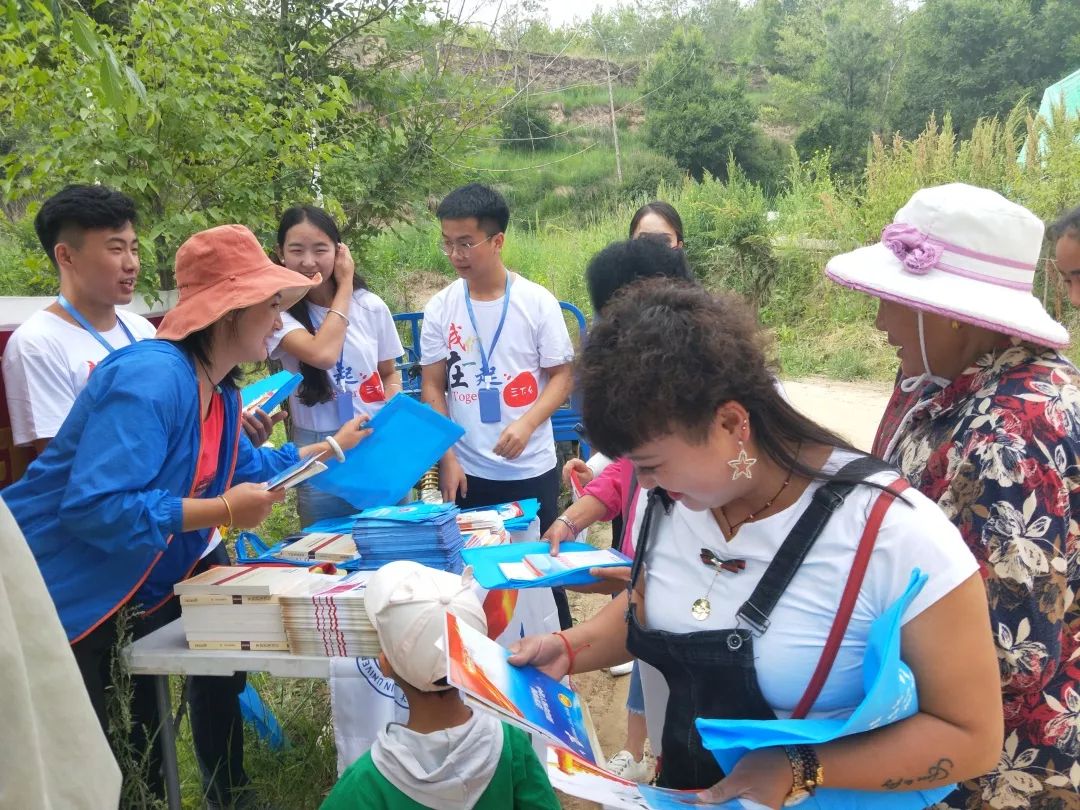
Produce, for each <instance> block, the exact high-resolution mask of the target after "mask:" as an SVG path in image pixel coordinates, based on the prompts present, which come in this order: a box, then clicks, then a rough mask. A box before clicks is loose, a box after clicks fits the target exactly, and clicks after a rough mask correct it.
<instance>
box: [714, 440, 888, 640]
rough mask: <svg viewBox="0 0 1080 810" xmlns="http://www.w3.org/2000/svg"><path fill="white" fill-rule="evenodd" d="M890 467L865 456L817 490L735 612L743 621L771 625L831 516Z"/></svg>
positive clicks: (756, 626)
mask: <svg viewBox="0 0 1080 810" xmlns="http://www.w3.org/2000/svg"><path fill="white" fill-rule="evenodd" d="M889 469H892V468H891V467H890V466H889V465H888V464H886V463H885V462H884V461H881V460H879V459H876V458H874V457H873V456H861V457H859V458H857V459H855V460H854V461H850V462H848V463H847V464H845V465H844V466H843V467H842V468H841V469H840V471H839V472H838V473H837V474H836V478H835V479H834V480H831V481H829V482H827V483H826V484H824V485H823V486H821V487H820V488H819V489H818V491H817V492H815V493H814V497H813V499H812V500H811V501H810V505H809V506H808V507H807V508H806V511H805V512H803V513H802V515H800V516H799V520H798V521H797V522H796V523H795V526H794V527H793V528H792V530H791V532H790V534H788V536H787V539H786V540H784V543H783V545H782V546H780V550H779V551H777V552H776V556H775V557H773V560H772V562H771V563H769V567H768V568H767V569H766V570H765V573H764V574H763V575H762V577H761V580H760V581H759V582H758V585H757V587H756V588H755V589H754V592H753V593H752V594H750V598H749V599H747V600H746V601H745V602H744V603H743V605H742V607H741V608H739V611H738V613H736V614H735V615H736V618H737V619H738V620H739V622H740V623H745V624H746V625H747V626H749V627H750V629H751V630H752V631H753V633H754V635H757V636H760V635H762V634H763V633H764V632H765V631H766V630H768V629H769V616H770V614H772V612H773V609H774V608H775V607H776V603H777V602H779V601H780V597H781V596H782V595H783V593H784V591H786V590H787V588H788V585H790V584H791V580H792V579H793V578H794V577H795V574H796V572H797V571H798V570H799V566H800V565H802V561H803V560H805V559H806V555H807V554H809V553H810V549H811V547H812V546H813V545H814V542H815V541H816V540H817V539H818V536H819V535H820V534H821V532H822V530H823V529H824V528H825V524H826V523H828V522H829V518H830V517H832V515H833V513H834V512H835V511H836V510H837V509H839V508H840V505H841V504H842V503H843V502H844V499H845V498H846V497H847V496H848V493H849V492H851V490H852V489H854V488H855V485H856V484H858V483H859V482H860V481H862V480H864V479H865V478H866V477H867V476H870V475H873V474H874V473H878V472H882V471H884V470H889Z"/></svg>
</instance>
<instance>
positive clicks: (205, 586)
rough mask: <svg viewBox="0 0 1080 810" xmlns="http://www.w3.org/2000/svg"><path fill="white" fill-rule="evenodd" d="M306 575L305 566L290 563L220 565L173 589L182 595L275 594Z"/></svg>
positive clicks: (177, 584) (184, 581)
mask: <svg viewBox="0 0 1080 810" xmlns="http://www.w3.org/2000/svg"><path fill="white" fill-rule="evenodd" d="M303 576H307V573H306V571H305V569H303V568H290V567H288V566H245V565H216V566H214V567H213V568H211V569H210V570H208V571H204V572H203V573H201V574H197V575H196V576H193V577H191V578H190V579H185V580H183V581H182V582H177V583H176V584H175V585H174V586H173V592H174V593H176V594H177V595H179V596H181V597H183V596H185V595H192V594H228V595H239V596H271V595H273V594H280V593H283V592H284V591H285V590H287V589H288V588H290V587H292V586H293V585H295V584H296V583H297V582H298V580H297V577H303Z"/></svg>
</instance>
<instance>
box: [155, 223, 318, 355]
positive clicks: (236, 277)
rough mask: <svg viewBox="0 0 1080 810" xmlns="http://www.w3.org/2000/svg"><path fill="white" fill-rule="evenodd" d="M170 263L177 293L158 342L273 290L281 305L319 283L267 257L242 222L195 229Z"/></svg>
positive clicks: (256, 300)
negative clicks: (196, 231)
mask: <svg viewBox="0 0 1080 810" xmlns="http://www.w3.org/2000/svg"><path fill="white" fill-rule="evenodd" d="M175 267H176V287H177V290H178V291H179V294H180V297H179V300H178V301H177V303H176V306H175V307H173V308H172V309H171V310H170V311H169V312H168V313H167V314H166V315H165V317H164V318H163V319H162V321H161V326H159V327H158V330H157V337H159V338H161V339H163V340H180V339H181V338H184V337H187V336H188V335H190V334H191V333H192V332H197V331H199V330H200V329H205V328H206V327H207V326H209V325H210V324H212V323H214V322H215V321H217V320H218V319H220V318H221V317H222V316H223V315H225V314H226V313H227V312H231V311H232V310H234V309H243V308H244V307H250V306H252V305H253V304H258V303H260V302H261V301H266V300H267V299H269V298H271V297H272V296H274V295H276V294H277V293H281V297H282V301H281V308H282V309H287V308H288V307H290V306H292V305H293V304H295V303H296V302H297V301H299V300H300V298H302V297H303V296H304V294H305V293H306V292H307V291H308V288H310V287H313V286H315V285H316V284H318V283H319V281H318V280H317V279H309V278H308V277H307V276H304V275H301V274H300V273H296V272H293V271H292V270H288V269H286V268H284V267H281V266H280V265H276V264H274V263H273V262H272V261H270V259H268V258H267V256H266V253H264V252H263V249H262V245H260V244H259V240H258V239H256V238H255V234H253V233H252V232H251V231H249V230H248V229H247V228H245V227H244V226H243V225H219V226H218V227H216V228H210V229H209V230H206V231H199V233H197V234H195V235H194V236H192V237H191V238H190V239H188V240H187V241H186V242H184V244H182V245H181V246H180V249H179V250H178V251H176V262H175Z"/></svg>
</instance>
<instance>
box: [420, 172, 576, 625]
mask: <svg viewBox="0 0 1080 810" xmlns="http://www.w3.org/2000/svg"><path fill="white" fill-rule="evenodd" d="M436 216H438V218H439V221H440V223H441V226H442V251H443V253H444V254H446V256H447V258H448V259H449V260H450V264H451V265H453V267H454V270H455V271H457V274H458V276H459V279H458V280H457V281H455V282H453V283H452V284H450V285H449V286H447V287H446V288H445V289H443V290H442V291H441V292H439V293H437V294H436V295H435V296H434V297H433V298H432V299H431V301H429V302H428V304H427V306H426V307H425V308H424V323H423V329H422V332H421V338H420V345H421V356H420V363H421V366H422V375H423V376H422V378H421V395H422V398H423V401H424V402H425V403H427V404H428V405H430V406H431V407H433V408H434V409H435V410H437V411H438V412H439V413H442V414H445V415H447V416H449V417H450V418H451V419H453V420H454V421H455V422H456V423H457V424H459V425H461V426H462V427H463V428H465V435H464V436H463V437H462V438H461V440H460V441H459V442H458V443H457V444H456V445H455V447H454V448H452V449H451V450H448V451H447V453H446V455H445V456H443V458H442V460H441V461H440V462H439V480H440V483H441V486H442V493H443V498H444V500H446V501H455V500H456V501H457V504H458V505H459V506H461V507H462V508H468V507H471V506H489V505H492V504H497V503H503V502H506V501H515V500H521V499H523V498H536V499H538V500H539V501H540V514H539V518H540V527H541V530H543V529H546V528H547V527H548V526H549V525H551V523H552V521H554V520H555V516H556V514H557V503H556V501H557V499H558V495H559V470H558V467H557V465H556V458H555V439H554V434H553V433H552V428H551V415H552V413H554V412H555V410H556V409H557V408H558V407H559V406H560V405H561V404H562V403H563V402H564V401H565V400H566V398H567V397H568V396H569V395H570V388H571V386H572V378H571V369H570V361H571V360H572V359H573V356H574V349H573V345H572V344H571V343H570V335H569V333H568V332H567V329H566V323H565V322H564V321H563V316H562V311H561V310H560V308H559V302H558V301H557V300H556V299H555V296H553V295H552V294H551V293H550V292H548V291H547V290H546V289H544V288H543V287H541V286H540V285H538V284H534V283H533V282H531V281H529V280H528V279H525V278H522V277H521V276H519V275H518V274H516V273H513V272H511V271H509V270H507V268H506V267H505V266H504V265H503V263H502V247H503V242H504V239H505V233H504V232H505V230H506V226H507V224H508V223H509V221H510V209H509V208H508V207H507V204H506V201H505V200H504V199H503V198H502V195H500V194H499V193H498V192H496V191H494V190H493V189H490V188H488V187H486V186H483V185H480V184H479V183H470V184H469V185H467V186H462V187H461V188H458V189H455V190H454V191H452V192H450V194H448V195H447V196H446V198H445V199H444V200H443V201H442V202H441V203H440V204H439V207H438V209H437V210H436ZM557 602H558V603H559V614H560V621H562V622H563V624H564V626H568V625H569V609H568V608H567V607H566V605H565V597H564V598H562V599H558V598H557Z"/></svg>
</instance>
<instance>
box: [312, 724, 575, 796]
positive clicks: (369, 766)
mask: <svg viewBox="0 0 1080 810" xmlns="http://www.w3.org/2000/svg"><path fill="white" fill-rule="evenodd" d="M511 807H513V808H520V810H559V800H558V799H557V798H555V791H554V790H553V789H552V787H551V783H550V782H549V781H548V778H547V774H546V773H545V772H544V769H543V767H542V766H541V765H540V761H539V760H538V759H537V758H536V752H535V751H533V748H532V743H530V742H529V737H528V736H527V735H526V734H525V732H523V731H522V730H521V729H518V728H515V727H513V726H509V725H507V724H506V723H503V747H502V754H501V756H500V757H499V764H498V766H496V768H495V773H494V774H492V776H491V782H490V783H489V784H488V786H487V790H485V791H484V792H483V794H482V795H481V796H480V799H479V801H477V803H476V804H475V805H474V808H475V810H507V808H511ZM322 810H424V805H422V804H420V803H419V802H415V801H413V800H412V799H410V798H409V797H408V796H406V795H405V794H404V793H402V792H401V791H400V790H398V789H397V788H396V787H394V786H393V785H392V784H390V782H389V781H388V780H387V779H386V777H385V776H383V775H382V774H381V773H379V769H378V768H376V767H375V763H374V762H372V761H371V752H370V751H369V752H368V753H366V754H364V756H362V757H360V759H358V760H356V762H354V763H353V764H352V765H350V766H349V767H348V768H346V769H345V773H343V774H342V775H341V778H340V779H339V780H338V782H337V784H336V785H334V789H333V790H331V791H330V795H329V796H327V797H326V801H324V802H323V803H322Z"/></svg>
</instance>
